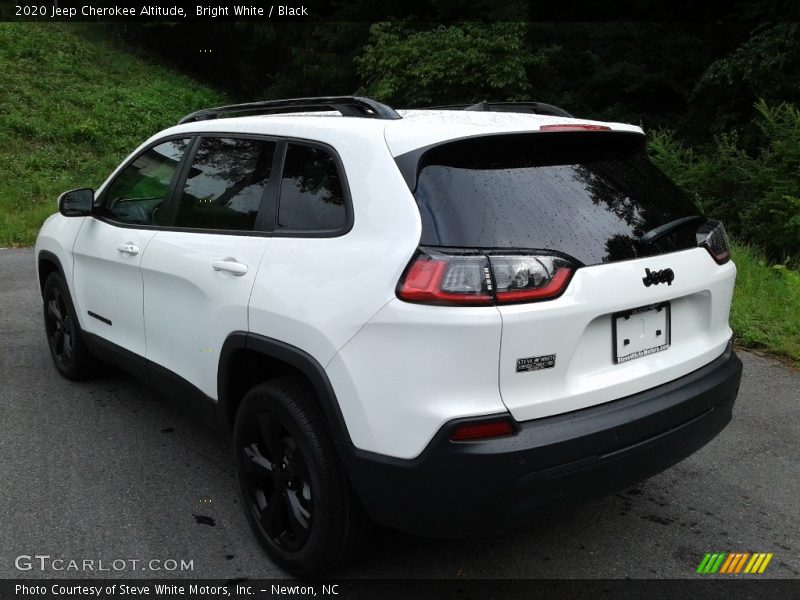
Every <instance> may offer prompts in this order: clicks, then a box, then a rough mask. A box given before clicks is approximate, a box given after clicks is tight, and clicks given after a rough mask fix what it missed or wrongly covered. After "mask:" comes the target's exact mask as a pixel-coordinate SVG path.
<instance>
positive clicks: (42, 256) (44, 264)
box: [36, 250, 69, 294]
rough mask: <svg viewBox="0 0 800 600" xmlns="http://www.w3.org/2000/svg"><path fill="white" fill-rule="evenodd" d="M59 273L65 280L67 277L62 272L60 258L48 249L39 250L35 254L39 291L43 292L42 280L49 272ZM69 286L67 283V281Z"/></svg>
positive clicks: (45, 278) (45, 279)
mask: <svg viewBox="0 0 800 600" xmlns="http://www.w3.org/2000/svg"><path fill="white" fill-rule="evenodd" d="M55 272H57V273H59V274H60V275H61V277H63V278H64V281H65V282H67V277H66V275H65V274H64V267H63V266H62V265H61V260H60V259H59V258H58V256H56V255H55V254H54V253H52V252H50V251H49V250H40V251H39V254H38V255H37V256H36V274H37V276H38V278H39V293H40V294H42V293H44V282H45V281H47V278H48V277H49V276H50V274H51V273H55ZM67 285H68V286H69V283H68V282H67Z"/></svg>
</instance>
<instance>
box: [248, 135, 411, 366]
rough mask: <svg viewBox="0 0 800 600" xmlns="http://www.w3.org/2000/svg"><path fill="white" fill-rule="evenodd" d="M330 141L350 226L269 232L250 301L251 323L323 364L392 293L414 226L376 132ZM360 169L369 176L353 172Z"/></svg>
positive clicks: (405, 192) (405, 189)
mask: <svg viewBox="0 0 800 600" xmlns="http://www.w3.org/2000/svg"><path fill="white" fill-rule="evenodd" d="M319 138H320V140H319V141H323V142H328V143H330V144H333V143H335V142H336V140H335V139H334V138H335V136H331V137H330V138H327V136H319ZM336 147H337V150H338V153H339V155H340V158H341V159H342V162H343V164H344V168H345V172H346V173H349V174H351V176H350V177H348V187H349V189H350V195H351V196H352V203H353V209H354V213H355V214H354V223H353V228H352V229H351V230H350V231H349V232H348V233H347V234H345V235H342V236H337V237H280V236H275V237H273V238H272V242H271V244H270V247H269V250H268V251H267V255H266V257H265V260H264V262H263V263H262V266H261V270H260V272H259V274H258V278H257V279H256V284H255V288H254V289H253V296H252V298H251V301H250V330H251V331H253V332H254V333H259V334H261V335H264V336H267V337H270V338H274V339H278V340H280V341H282V342H284V343H288V344H291V345H293V346H295V347H297V348H300V349H301V350H303V351H305V352H307V353H309V354H310V355H311V356H313V357H314V358H315V359H316V360H317V362H318V363H319V364H320V365H322V366H323V367H324V366H325V365H326V364H327V363H328V362H329V361H330V360H331V358H333V356H334V354H336V352H337V351H338V350H339V348H341V347H342V346H343V345H344V344H345V343H346V342H347V340H349V339H350V338H351V337H352V336H353V335H354V334H355V333H356V332H357V331H358V330H359V329H360V328H361V327H362V326H363V325H364V323H366V322H367V321H368V320H369V319H370V317H372V315H374V314H375V313H376V312H377V311H378V310H380V308H381V307H382V306H383V305H384V304H386V303H387V302H389V301H390V300H392V299H393V298H394V297H395V295H394V289H395V286H396V285H397V281H398V280H399V279H400V276H401V274H402V272H403V269H405V267H406V265H407V264H408V261H409V259H410V258H411V256H412V255H413V253H414V251H415V250H416V247H417V244H418V241H419V236H420V232H421V223H420V217H419V211H418V210H417V208H416V204H415V203H414V199H413V197H412V196H411V194H410V193H409V191H408V187H407V186H406V184H405V182H404V180H403V178H402V176H401V175H400V172H399V171H398V170H397V168H396V167H395V166H394V162H393V161H392V158H391V156H390V155H389V153H388V151H387V149H386V145H385V144H384V143H383V140H382V138H378V139H377V140H375V139H369V138H364V139H360V140H359V139H357V140H353V143H349V144H348V143H343V142H342V141H341V140H340V142H339V143H338V144H337V146H336ZM360 169H366V172H367V173H368V174H369V176H366V177H358V176H355V174H356V173H358V172H359V170H360Z"/></svg>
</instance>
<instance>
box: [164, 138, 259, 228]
mask: <svg viewBox="0 0 800 600" xmlns="http://www.w3.org/2000/svg"><path fill="white" fill-rule="evenodd" d="M274 155H275V142H270V141H265V140H251V139H234V138H212V137H208V138H203V139H202V140H201V141H200V146H199V147H198V149H197V154H196V155H195V157H194V159H193V160H192V166H191V168H190V170H189V174H188V177H187V179H186V183H185V185H184V187H183V194H182V195H181V198H180V202H179V204H178V213H177V216H176V218H175V225H176V226H177V227H193V228H198V229H223V230H239V231H241V230H249V231H252V230H253V229H254V228H255V223H256V216H257V215H258V209H259V207H260V206H261V199H262V197H263V196H264V190H265V188H266V186H267V182H268V181H269V176H270V170H271V169H272V159H273V157H274Z"/></svg>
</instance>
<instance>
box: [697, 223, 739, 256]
mask: <svg viewBox="0 0 800 600" xmlns="http://www.w3.org/2000/svg"><path fill="white" fill-rule="evenodd" d="M697 245H698V246H701V247H703V248H705V249H706V250H708V253H709V254H710V255H711V256H712V258H713V259H714V260H715V261H717V263H719V264H721V265H722V264H724V263H726V262H728V261H729V260H730V259H731V246H730V243H729V242H728V234H727V233H725V227H724V226H723V225H722V223H720V222H719V221H714V220H712V219H709V220H708V221H706V222H705V223H703V224H702V225H701V226H700V228H699V229H698V230H697Z"/></svg>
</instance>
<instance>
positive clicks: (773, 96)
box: [690, 22, 800, 145]
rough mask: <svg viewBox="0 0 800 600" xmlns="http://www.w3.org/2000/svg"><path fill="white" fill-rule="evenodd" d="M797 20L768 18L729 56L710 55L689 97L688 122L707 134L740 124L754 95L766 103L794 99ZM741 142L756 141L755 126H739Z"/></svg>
mask: <svg viewBox="0 0 800 600" xmlns="http://www.w3.org/2000/svg"><path fill="white" fill-rule="evenodd" d="M798 81H800V23H796V22H795V23H791V22H788V23H773V24H770V25H767V26H762V27H759V28H756V29H755V30H754V32H753V35H752V36H751V37H750V38H749V39H748V40H747V41H745V42H744V43H743V44H742V45H741V46H739V47H738V48H737V49H736V50H735V51H733V52H732V53H730V54H729V55H727V56H725V57H723V58H720V59H719V60H716V61H715V62H713V63H712V64H711V65H709V66H708V68H707V69H706V70H705V72H704V73H703V75H702V76H701V77H700V79H699V80H698V81H697V83H696V85H695V86H694V89H693V91H692V93H691V96H690V101H691V106H692V117H693V118H692V123H693V124H701V126H703V127H705V128H707V129H709V130H710V131H711V133H717V134H718V133H722V132H724V131H728V130H730V129H733V128H741V127H742V126H744V125H746V124H747V123H748V122H750V121H751V119H752V118H753V116H754V114H753V106H754V104H755V102H756V101H757V100H758V99H759V98H763V99H764V100H766V101H767V102H768V103H769V104H771V105H777V104H780V103H781V102H798V101H800V87H798ZM744 133H745V138H746V139H745V142H746V143H747V145H750V144H751V143H753V144H755V143H758V142H759V141H760V140H759V139H758V137H759V136H758V134H759V133H761V132H760V130H758V129H747V130H745V132H744Z"/></svg>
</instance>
